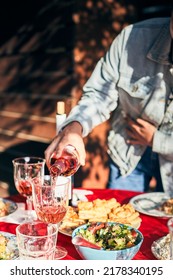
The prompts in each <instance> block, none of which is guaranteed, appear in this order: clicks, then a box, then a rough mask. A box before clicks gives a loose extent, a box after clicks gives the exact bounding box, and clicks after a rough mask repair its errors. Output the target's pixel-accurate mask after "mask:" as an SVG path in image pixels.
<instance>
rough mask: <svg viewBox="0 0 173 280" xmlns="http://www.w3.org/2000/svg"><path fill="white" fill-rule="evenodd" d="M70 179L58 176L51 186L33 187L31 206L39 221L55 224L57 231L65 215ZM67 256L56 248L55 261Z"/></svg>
mask: <svg viewBox="0 0 173 280" xmlns="http://www.w3.org/2000/svg"><path fill="white" fill-rule="evenodd" d="M69 183H70V179H69V178H67V177H64V176H59V177H57V178H56V180H54V181H53V182H52V184H47V183H45V182H44V183H43V184H40V185H39V184H38V185H33V205H34V209H35V211H36V214H37V217H38V219H39V220H40V221H42V222H45V223H48V224H49V223H50V224H56V225H57V229H58V226H59V224H60V222H61V221H62V220H63V218H64V216H65V215H66V212H67V208H68V188H69ZM66 255H67V250H66V249H65V248H64V247H61V246H57V250H56V252H55V259H62V258H64V257H65V256H66Z"/></svg>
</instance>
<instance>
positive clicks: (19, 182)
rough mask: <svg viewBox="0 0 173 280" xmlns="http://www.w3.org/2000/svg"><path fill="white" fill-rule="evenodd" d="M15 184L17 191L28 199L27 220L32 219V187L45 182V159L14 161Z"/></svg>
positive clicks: (23, 158) (27, 158)
mask: <svg viewBox="0 0 173 280" xmlns="http://www.w3.org/2000/svg"><path fill="white" fill-rule="evenodd" d="M12 163H13V173H14V183H15V186H16V189H17V191H18V192H19V193H20V194H21V195H22V196H24V197H26V211H27V216H26V219H27V220H30V219H32V185H37V184H41V183H42V182H43V180H44V166H45V159H43V158H40V157H30V156H26V157H20V158H15V159H13V160H12Z"/></svg>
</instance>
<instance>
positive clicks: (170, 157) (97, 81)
mask: <svg viewBox="0 0 173 280" xmlns="http://www.w3.org/2000/svg"><path fill="white" fill-rule="evenodd" d="M169 25H170V18H155V19H150V20H145V21H142V22H139V23H136V24H133V25H129V26H127V27H126V28H124V29H123V30H122V32H121V33H120V34H119V35H118V36H117V37H116V38H115V40H114V41H113V43H112V45H111V46H110V48H109V50H108V51H107V53H106V54H105V56H104V57H103V58H101V59H100V60H99V62H98V63H97V65H96V67H95V69H94V71H93V73H92V75H91V77H90V78H89V80H88V81H87V82H86V84H85V85H84V88H83V96H82V98H81V100H80V101H79V103H78V105H77V106H75V107H74V108H73V109H72V111H71V113H70V114H69V116H68V118H67V120H66V121H65V123H64V125H66V124H67V123H69V122H71V121H74V120H75V121H78V122H80V123H81V125H82V126H83V136H84V137H85V136H87V135H88V133H89V132H90V131H91V130H92V129H93V128H94V127H95V126H97V125H99V124H100V123H102V122H104V121H106V120H108V119H110V122H111V130H110V132H109V136H108V153H109V155H110V157H111V158H112V160H113V161H114V162H115V163H116V164H117V165H118V166H119V168H120V171H121V174H122V175H123V176H126V175H128V174H129V173H130V172H131V171H132V170H133V169H134V168H135V167H136V165H137V163H138V162H139V160H140V158H141V156H142V154H143V153H144V151H145V149H146V147H144V146H141V145H129V144H127V143H126V139H127V134H126V130H125V128H126V121H125V118H124V117H125V116H126V114H128V115H130V116H131V117H132V118H133V119H136V118H137V117H139V118H142V119H144V120H146V121H148V122H150V123H152V124H154V125H155V126H156V127H157V131H156V133H155V135H154V141H153V147H152V150H153V151H154V152H156V153H158V155H159V162H160V171H161V177H162V182H163V187H164V190H165V192H167V193H170V192H171V191H172V192H173V102H170V104H169V105H168V106H167V99H168V97H169V94H170V92H171V91H173V65H172V63H171V61H170V49H171V35H170V27H169ZM171 189H172V190H171Z"/></svg>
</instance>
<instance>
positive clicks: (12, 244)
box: [0, 231, 19, 260]
mask: <svg viewBox="0 0 173 280" xmlns="http://www.w3.org/2000/svg"><path fill="white" fill-rule="evenodd" d="M18 257H19V254H18V246H17V242H16V235H14V234H11V233H8V232H3V231H0V260H15V259H18Z"/></svg>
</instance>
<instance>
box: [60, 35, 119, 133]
mask: <svg viewBox="0 0 173 280" xmlns="http://www.w3.org/2000/svg"><path fill="white" fill-rule="evenodd" d="M122 44H123V31H122V32H121V34H119V35H118V36H117V37H116V39H115V40H114V41H113V43H112V45H111V46H110V49H109V50H108V51H107V53H106V55H105V56H104V57H103V58H101V59H100V60H99V62H98V63H97V65H96V67H95V69H94V71H93V73H92V75H91V77H90V78H89V80H88V81H87V82H86V84H85V85H84V87H83V96H82V98H81V100H80V101H79V102H78V104H77V105H76V106H75V107H74V108H73V109H72V110H71V112H70V114H69V116H68V117H67V119H66V121H65V123H64V126H65V125H67V124H68V123H70V122H72V121H78V122H79V123H80V124H81V125H82V127H83V137H85V136H87V135H88V134H89V133H90V132H91V130H92V129H93V128H94V127H95V126H97V125H99V124H101V123H102V122H104V121H106V120H108V119H109V118H110V114H111V112H112V111H113V110H115V109H116V107H117V105H118V91H117V81H118V79H119V64H120V57H121V51H122Z"/></svg>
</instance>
